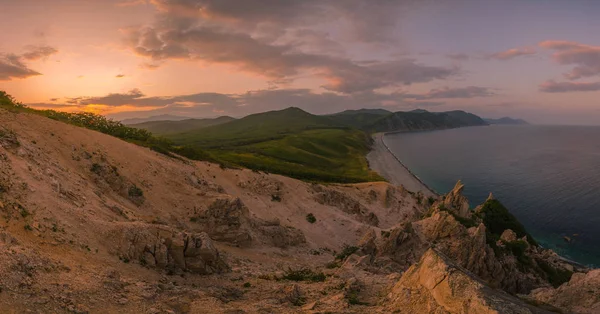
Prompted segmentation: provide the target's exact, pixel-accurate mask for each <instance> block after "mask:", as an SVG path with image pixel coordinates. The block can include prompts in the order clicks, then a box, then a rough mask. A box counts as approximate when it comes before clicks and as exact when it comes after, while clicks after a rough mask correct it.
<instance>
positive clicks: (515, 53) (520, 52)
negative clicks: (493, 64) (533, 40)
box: [488, 47, 536, 61]
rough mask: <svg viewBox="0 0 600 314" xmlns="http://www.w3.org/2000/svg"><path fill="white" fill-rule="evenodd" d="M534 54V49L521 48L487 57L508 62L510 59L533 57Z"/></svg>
mask: <svg viewBox="0 0 600 314" xmlns="http://www.w3.org/2000/svg"><path fill="white" fill-rule="evenodd" d="M534 54H536V51H535V49H534V48H532V47H523V48H513V49H508V50H506V51H501V52H496V53H493V54H491V55H489V56H488V57H489V58H491V59H496V60H502V61H505V60H510V59H513V58H516V57H520V56H527V55H534Z"/></svg>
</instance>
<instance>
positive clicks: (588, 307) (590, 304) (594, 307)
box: [530, 269, 600, 314]
mask: <svg viewBox="0 0 600 314" xmlns="http://www.w3.org/2000/svg"><path fill="white" fill-rule="evenodd" d="M530 297H531V298H533V299H535V300H537V301H540V302H543V303H547V304H551V305H553V306H556V307H558V308H561V309H563V310H564V311H567V312H569V313H581V314H593V313H600V269H595V270H592V271H590V272H588V273H587V274H586V273H575V274H573V276H572V277H571V280H570V281H569V282H567V283H565V284H563V285H561V286H560V287H558V288H556V289H553V288H540V289H536V290H533V291H532V292H531V294H530Z"/></svg>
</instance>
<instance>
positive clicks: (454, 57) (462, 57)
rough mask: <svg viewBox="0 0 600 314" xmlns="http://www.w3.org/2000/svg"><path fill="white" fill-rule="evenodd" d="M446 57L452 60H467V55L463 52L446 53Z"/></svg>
mask: <svg viewBox="0 0 600 314" xmlns="http://www.w3.org/2000/svg"><path fill="white" fill-rule="evenodd" d="M446 58H448V59H451V60H454V61H467V60H469V55H467V54H465V53H456V54H447V55H446Z"/></svg>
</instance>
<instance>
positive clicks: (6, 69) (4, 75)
mask: <svg viewBox="0 0 600 314" xmlns="http://www.w3.org/2000/svg"><path fill="white" fill-rule="evenodd" d="M37 75H42V74H41V73H39V72H37V71H35V70H32V69H30V68H29V67H28V66H27V65H26V64H25V63H23V58H22V57H21V56H18V55H15V54H0V81H10V80H12V79H24V78H28V77H32V76H37Z"/></svg>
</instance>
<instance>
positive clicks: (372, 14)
mask: <svg viewBox="0 0 600 314" xmlns="http://www.w3.org/2000/svg"><path fill="white" fill-rule="evenodd" d="M151 2H152V3H153V4H154V5H155V6H156V7H157V8H158V9H159V10H161V11H162V12H163V13H164V14H169V15H171V16H178V17H186V18H200V19H202V20H205V21H210V22H213V23H220V24H227V25H229V26H233V27H236V28H237V29H244V30H250V31H255V32H265V31H266V32H273V31H275V30H282V29H288V28H291V27H295V26H306V25H322V24H327V23H330V22H331V21H338V22H339V23H340V24H344V27H343V28H342V30H343V31H345V32H348V36H349V37H351V38H353V39H355V40H358V41H361V42H366V43H375V42H378V43H385V42H393V41H395V40H396V38H395V37H396V36H395V34H397V32H395V29H396V27H397V26H398V25H397V24H398V22H399V21H400V18H399V17H400V15H401V14H402V13H403V12H404V11H406V8H407V7H408V6H409V5H411V4H412V3H418V1H416V0H398V1H390V0H377V1H372V0H344V1H335V0H286V1H277V0H275V1H274V0H244V1H238V0H151Z"/></svg>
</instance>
